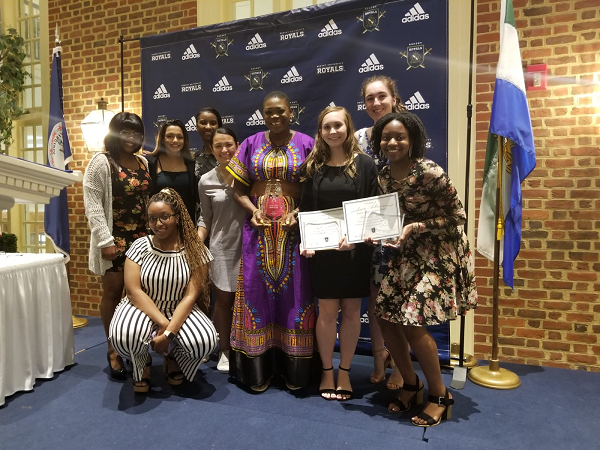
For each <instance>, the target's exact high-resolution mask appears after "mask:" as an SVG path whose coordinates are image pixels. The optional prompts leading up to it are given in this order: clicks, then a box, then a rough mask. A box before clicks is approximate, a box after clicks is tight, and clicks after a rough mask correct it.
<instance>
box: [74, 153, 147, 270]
mask: <svg viewBox="0 0 600 450" xmlns="http://www.w3.org/2000/svg"><path fill="white" fill-rule="evenodd" d="M138 158H140V159H141V160H142V161H143V163H144V165H145V167H146V168H147V167H148V161H146V158H144V157H143V156H138ZM83 203H84V205H85V215H86V217H87V219H88V224H89V227H90V231H91V239H90V253H89V268H90V270H91V271H92V272H94V273H95V274H96V275H104V273H105V272H106V270H107V269H110V268H111V267H112V261H108V260H106V259H102V251H101V250H100V249H101V248H105V247H110V246H111V245H114V244H115V241H114V238H113V235H112V229H113V206H112V180H111V176H110V165H109V163H108V159H107V158H106V156H105V155H104V153H97V154H96V155H94V157H93V158H92V160H91V161H90V163H89V164H88V166H87V168H86V169H85V174H84V176H83Z"/></svg>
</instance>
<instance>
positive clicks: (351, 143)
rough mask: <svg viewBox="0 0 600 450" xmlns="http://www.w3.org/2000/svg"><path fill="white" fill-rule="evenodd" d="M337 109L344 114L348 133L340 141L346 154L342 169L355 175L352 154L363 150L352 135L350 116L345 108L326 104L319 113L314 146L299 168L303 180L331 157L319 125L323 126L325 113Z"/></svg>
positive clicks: (350, 174) (310, 176)
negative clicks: (342, 140)
mask: <svg viewBox="0 0 600 450" xmlns="http://www.w3.org/2000/svg"><path fill="white" fill-rule="evenodd" d="M338 111H341V112H342V113H343V114H344V124H345V125H346V131H347V133H348V134H347V135H346V139H345V140H344V142H343V143H342V148H343V149H344V155H345V156H346V160H345V164H344V171H345V172H346V173H348V175H349V176H350V177H351V178H354V176H355V175H356V163H355V162H354V155H355V154H357V153H364V152H363V151H362V150H361V149H360V147H359V146H358V142H357V141H356V138H355V137H354V125H353V124H352V118H351V117H350V114H349V113H348V111H347V110H346V108H343V107H341V106H328V107H327V108H325V109H324V110H323V111H322V112H321V114H319V121H318V129H317V134H316V136H315V146H314V148H313V150H312V152H310V155H308V157H307V158H306V160H305V161H304V163H303V164H302V167H301V168H300V173H302V180H301V181H304V180H306V179H307V178H312V177H313V176H314V175H315V173H317V172H318V171H319V170H320V169H321V167H323V166H324V165H325V164H327V162H328V161H329V160H330V159H331V149H330V148H329V145H327V143H326V142H325V140H324V139H323V137H322V136H321V127H322V126H323V120H325V116H326V115H327V114H329V113H332V112H338Z"/></svg>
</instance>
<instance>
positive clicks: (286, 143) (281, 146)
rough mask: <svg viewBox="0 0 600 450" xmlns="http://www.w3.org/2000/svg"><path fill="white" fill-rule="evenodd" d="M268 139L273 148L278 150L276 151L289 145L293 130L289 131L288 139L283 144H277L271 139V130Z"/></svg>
mask: <svg viewBox="0 0 600 450" xmlns="http://www.w3.org/2000/svg"><path fill="white" fill-rule="evenodd" d="M268 140H269V143H270V144H271V148H272V149H273V150H276V151H277V150H283V149H284V148H285V147H287V145H288V144H289V143H290V141H291V140H292V132H291V131H288V137H287V139H286V141H285V142H284V143H283V144H281V145H277V144H275V142H273V141H272V140H271V132H269V139H268Z"/></svg>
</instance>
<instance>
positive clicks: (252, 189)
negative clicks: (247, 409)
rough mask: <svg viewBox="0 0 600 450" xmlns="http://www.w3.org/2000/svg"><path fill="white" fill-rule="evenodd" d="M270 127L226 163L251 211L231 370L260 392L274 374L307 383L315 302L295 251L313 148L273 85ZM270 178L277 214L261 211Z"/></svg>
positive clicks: (267, 109) (267, 104)
mask: <svg viewBox="0 0 600 450" xmlns="http://www.w3.org/2000/svg"><path fill="white" fill-rule="evenodd" d="M263 115H264V118H265V124H266V125H267V128H268V129H269V131H267V132H260V133H257V134H255V135H253V136H250V137H249V138H247V139H246V140H245V141H244V142H243V143H242V144H241V145H240V148H239V149H238V151H237V153H236V154H235V156H234V157H233V158H232V160H231V162H230V163H229V165H228V167H227V170H229V172H230V173H231V174H232V175H233V176H234V177H235V186H234V187H235V192H236V194H235V197H236V200H237V201H238V203H239V204H240V205H241V206H242V207H243V208H244V209H245V210H246V211H247V212H248V217H247V218H246V220H245V222H244V227H243V235H242V259H241V264H240V274H239V278H238V287H237V290H236V297H235V303H234V308H233V323H232V327H231V350H230V355H229V361H230V367H229V373H230V374H231V376H233V377H234V378H236V379H237V380H239V381H240V382H242V383H244V384H247V385H250V386H251V388H252V389H253V390H254V391H257V392H262V391H264V390H266V389H267V388H268V387H269V383H270V381H271V378H272V377H273V375H281V376H283V378H284V379H285V382H286V385H287V386H288V388H289V389H296V388H300V387H304V386H307V385H308V384H309V380H310V378H311V373H312V372H313V370H314V363H313V358H312V356H313V348H314V327H315V321H316V318H315V314H316V310H315V302H314V298H313V297H312V295H311V291H310V281H309V279H308V273H309V272H308V267H307V261H306V260H305V258H301V257H300V252H299V250H298V245H299V243H300V234H299V232H298V226H297V221H296V215H297V212H298V209H297V208H298V203H299V201H300V194H301V187H300V183H299V181H300V175H299V168H300V166H301V165H302V163H303V162H304V159H305V158H306V156H307V155H308V154H309V153H310V151H311V150H312V148H313V145H314V140H313V139H312V138H310V137H309V136H307V135H305V134H302V133H299V132H295V131H292V130H290V128H289V126H290V119H291V110H290V101H289V98H288V97H287V95H286V94H284V93H283V92H271V93H270V94H268V95H267V96H266V97H265V100H264V101H263ZM268 180H279V181H278V183H279V185H280V186H281V189H282V194H283V202H282V203H283V208H284V210H283V211H281V212H282V218H281V220H279V221H270V220H269V219H268V218H267V217H266V216H264V215H263V212H262V211H261V209H262V205H263V201H264V199H265V195H264V194H265V188H266V184H267V181H268Z"/></svg>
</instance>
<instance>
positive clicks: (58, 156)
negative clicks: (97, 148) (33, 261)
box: [44, 47, 71, 263]
mask: <svg viewBox="0 0 600 450" xmlns="http://www.w3.org/2000/svg"><path fill="white" fill-rule="evenodd" d="M61 51H62V49H61V47H55V48H54V51H53V52H52V74H51V78H50V117H49V122H48V155H47V156H48V162H47V165H48V166H50V167H54V168H55V169H60V170H65V169H67V168H68V166H67V164H68V163H69V161H71V146H70V145H69V136H68V135H67V127H66V126H65V118H64V113H63V88H62V71H61V65H60V53H61ZM44 231H45V233H46V236H48V238H50V240H51V241H52V243H53V244H54V249H55V251H56V252H59V253H62V254H63V255H65V256H66V258H67V259H66V261H65V263H67V262H69V252H70V250H71V246H70V244H69V208H68V205H67V188H64V189H63V190H61V191H60V195H59V196H58V197H53V198H51V199H50V203H49V204H48V205H46V208H45V210H44Z"/></svg>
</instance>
